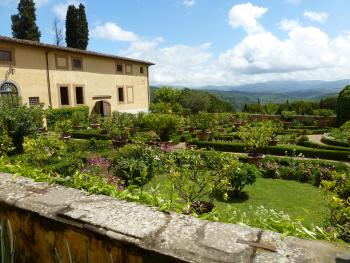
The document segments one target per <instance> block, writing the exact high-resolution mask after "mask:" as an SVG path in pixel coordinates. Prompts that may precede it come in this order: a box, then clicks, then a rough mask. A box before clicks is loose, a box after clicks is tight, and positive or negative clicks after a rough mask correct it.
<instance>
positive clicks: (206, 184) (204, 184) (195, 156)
mask: <svg viewBox="0 0 350 263" xmlns="http://www.w3.org/2000/svg"><path fill="white" fill-rule="evenodd" d="M166 161H167V164H166V170H167V171H169V179H170V182H171V184H172V188H173V189H174V190H175V191H176V192H177V194H178V196H179V197H180V198H181V199H182V200H183V201H184V202H185V207H184V212H185V213H190V212H191V205H192V204H193V203H194V202H196V201H202V199H203V198H204V197H205V196H208V195H209V194H211V193H212V192H213V189H214V186H215V185H217V184H218V183H219V182H220V181H221V178H222V177H221V174H220V172H219V169H213V168H214V167H211V168H212V169H208V163H207V161H206V159H205V158H203V157H202V156H201V154H200V152H194V151H192V150H182V151H179V152H175V153H172V154H170V155H169V156H168V158H167V160H166Z"/></svg>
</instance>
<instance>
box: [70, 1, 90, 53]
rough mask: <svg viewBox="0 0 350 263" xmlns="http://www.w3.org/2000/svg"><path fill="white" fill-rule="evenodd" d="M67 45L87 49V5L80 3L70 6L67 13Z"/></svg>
mask: <svg viewBox="0 0 350 263" xmlns="http://www.w3.org/2000/svg"><path fill="white" fill-rule="evenodd" d="M66 43H67V47H71V48H78V49H82V50H86V48H87V46H88V43H89V25H88V22H87V18H86V13H85V6H84V5H83V4H80V5H79V7H78V8H76V7H75V6H74V5H70V6H68V9H67V15H66Z"/></svg>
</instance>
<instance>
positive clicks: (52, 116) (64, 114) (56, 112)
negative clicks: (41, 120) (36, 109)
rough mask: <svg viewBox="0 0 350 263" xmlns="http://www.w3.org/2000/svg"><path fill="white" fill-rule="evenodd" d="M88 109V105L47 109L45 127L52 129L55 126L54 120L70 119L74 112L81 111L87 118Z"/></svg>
mask: <svg viewBox="0 0 350 263" xmlns="http://www.w3.org/2000/svg"><path fill="white" fill-rule="evenodd" d="M89 111H90V110H89V107H88V106H79V107H69V108H61V109H47V110H46V111H45V115H46V121H47V127H48V128H49V129H50V130H52V129H53V128H54V127H55V124H56V122H58V121H64V120H68V119H71V118H72V115H73V113H74V112H82V113H83V114H85V116H86V118H88V117H89Z"/></svg>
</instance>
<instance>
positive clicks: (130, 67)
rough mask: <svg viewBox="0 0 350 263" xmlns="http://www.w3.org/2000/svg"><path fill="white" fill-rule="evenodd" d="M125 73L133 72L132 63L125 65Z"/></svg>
mask: <svg viewBox="0 0 350 263" xmlns="http://www.w3.org/2000/svg"><path fill="white" fill-rule="evenodd" d="M125 73H126V74H132V65H131V64H128V65H126V66H125Z"/></svg>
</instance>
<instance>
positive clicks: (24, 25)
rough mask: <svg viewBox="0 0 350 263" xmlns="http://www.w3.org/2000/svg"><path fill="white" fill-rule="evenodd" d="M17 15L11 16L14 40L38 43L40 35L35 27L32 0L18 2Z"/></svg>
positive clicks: (34, 9)
mask: <svg viewBox="0 0 350 263" xmlns="http://www.w3.org/2000/svg"><path fill="white" fill-rule="evenodd" d="M17 10H18V14H16V15H12V16H11V20H12V26H11V28H12V36H13V37H14V38H20V39H26V40H32V41H40V37H41V33H40V31H39V28H38V26H37V25H36V14H35V11H36V8H35V3H34V2H33V0H20V1H19V3H18V7H17Z"/></svg>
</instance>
